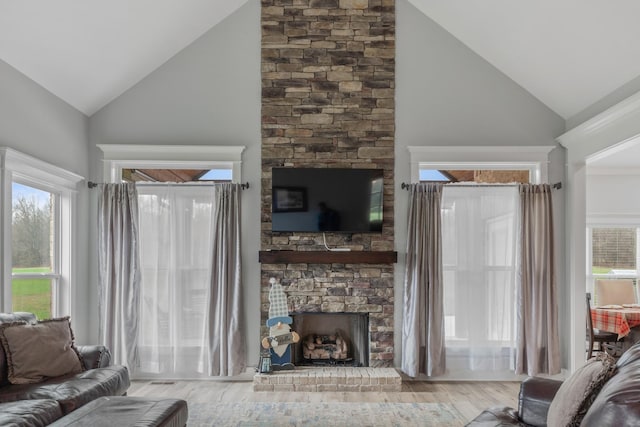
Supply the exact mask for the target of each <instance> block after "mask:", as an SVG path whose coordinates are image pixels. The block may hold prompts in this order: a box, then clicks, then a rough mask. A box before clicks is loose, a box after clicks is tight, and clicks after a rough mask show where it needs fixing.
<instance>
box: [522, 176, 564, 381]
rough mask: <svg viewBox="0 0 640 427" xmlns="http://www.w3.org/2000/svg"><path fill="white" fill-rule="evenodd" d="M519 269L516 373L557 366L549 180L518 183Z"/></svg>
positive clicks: (557, 369) (556, 370) (543, 371)
mask: <svg viewBox="0 0 640 427" xmlns="http://www.w3.org/2000/svg"><path fill="white" fill-rule="evenodd" d="M519 190H520V209H521V216H522V217H521V227H522V229H521V241H520V260H521V261H520V269H519V279H520V280H519V282H520V283H519V284H518V289H517V295H516V298H517V304H518V307H517V316H518V333H517V337H516V340H517V355H516V374H523V373H526V374H527V375H538V374H557V373H559V372H560V344H559V337H558V299H557V288H556V279H555V264H554V237H553V215H552V214H553V209H552V203H551V187H550V186H549V185H548V184H541V185H529V184H523V185H520V186H519Z"/></svg>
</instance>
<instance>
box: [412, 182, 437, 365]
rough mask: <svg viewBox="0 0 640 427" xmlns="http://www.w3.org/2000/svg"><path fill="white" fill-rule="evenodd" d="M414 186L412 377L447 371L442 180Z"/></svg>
mask: <svg viewBox="0 0 640 427" xmlns="http://www.w3.org/2000/svg"><path fill="white" fill-rule="evenodd" d="M409 191H410V201H409V219H408V230H407V251H406V253H407V259H406V267H405V277H404V322H403V329H402V370H403V372H405V373H406V374H407V375H409V376H411V377H416V376H417V375H419V374H426V375H429V376H434V375H441V374H443V373H444V371H445V347H444V311H443V285H442V229H441V213H440V207H441V200H442V184H412V185H411V186H410V190H409Z"/></svg>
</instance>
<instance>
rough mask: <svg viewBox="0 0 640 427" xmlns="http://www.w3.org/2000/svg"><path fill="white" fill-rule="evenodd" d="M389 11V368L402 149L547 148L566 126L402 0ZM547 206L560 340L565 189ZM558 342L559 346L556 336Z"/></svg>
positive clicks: (552, 173)
mask: <svg viewBox="0 0 640 427" xmlns="http://www.w3.org/2000/svg"><path fill="white" fill-rule="evenodd" d="M396 11H397V15H396V28H397V46H396V48H397V52H396V146H395V152H396V159H395V160H396V161H395V184H396V190H395V191H396V196H395V198H396V203H395V236H396V240H395V241H396V250H397V251H398V260H399V261H398V264H397V265H396V280H395V282H396V294H395V302H396V306H395V312H396V318H395V321H396V335H395V339H396V349H397V350H396V360H395V362H396V365H399V363H400V361H401V358H400V357H401V355H400V353H401V326H402V304H403V289H402V281H403V277H404V267H405V263H404V260H405V245H406V227H407V209H408V197H407V193H406V192H405V191H403V190H401V189H400V184H401V183H402V182H407V183H408V182H410V175H409V173H410V170H409V169H410V168H409V152H408V151H407V146H411V145H415V146H420V145H434V146H448V145H452V146H453V145H460V146H492V145H498V146H500V145H505V146H506V145H509V146H514V145H515V146H517V145H546V146H553V145H556V143H555V138H556V137H557V136H559V135H560V134H561V133H562V132H563V131H564V126H565V122H564V120H563V119H562V118H561V117H560V116H558V115H557V114H555V113H554V112H552V111H551V110H550V109H549V108H547V107H546V106H544V105H543V104H542V103H541V102H540V101H538V100H537V99H536V98H534V97H533V96H532V95H530V94H529V93H528V92H526V91H525V90H524V89H522V88H521V87H520V86H518V85H517V84H516V83H514V82H513V81H512V80H510V79H509V78H508V77H507V76H505V75H504V74H502V73H501V72H500V71H498V70H497V69H496V68H494V67H493V66H492V65H491V64H489V63H488V62H487V61H485V60H484V59H482V58H481V57H479V56H478V55H476V54H475V53H474V52H472V51H471V50H470V49H469V48H467V47H466V46H465V45H463V44H462V43H461V42H460V41H458V40H457V39H455V38H454V37H453V36H452V35H451V34H449V33H448V32H446V31H445V30H444V29H443V28H442V27H440V26H439V25H437V24H436V23H435V22H433V21H432V20H431V19H429V18H428V17H426V16H425V15H424V14H423V13H421V12H420V11H419V10H418V9H416V8H415V7H414V6H413V5H411V4H410V3H409V2H408V1H407V0H399V1H398V2H397V3H396ZM564 158H565V155H564V150H563V149H562V148H557V149H555V150H553V151H552V153H551V155H550V164H549V182H550V183H555V182H562V181H563V180H564V163H565V160H564ZM553 202H554V221H555V234H556V236H557V238H556V242H557V244H556V249H557V250H556V264H557V267H558V269H557V281H558V286H559V291H560V292H559V293H560V296H559V297H560V304H561V305H560V307H559V312H560V319H559V320H560V326H561V328H562V334H563V336H566V335H565V334H568V333H569V326H568V319H567V314H566V312H567V310H564V309H563V308H564V306H565V305H567V304H568V302H567V296H566V295H567V290H566V289H565V281H564V276H565V270H564V264H565V262H564V239H563V237H564V190H559V191H556V192H555V193H554V198H553ZM560 341H561V343H563V342H564V340H563V338H562V337H561V340H560ZM563 345H564V344H563ZM566 353H567V352H566V351H563V354H565V355H566ZM566 359H567V357H565V363H566Z"/></svg>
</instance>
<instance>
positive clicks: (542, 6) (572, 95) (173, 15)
mask: <svg viewBox="0 0 640 427" xmlns="http://www.w3.org/2000/svg"><path fill="white" fill-rule="evenodd" d="M247 1H258V0H180V1H177V0H135V1H132V0H108V1H104V0H81V1H80V0H56V1H50V0H29V1H20V0H0V60H3V61H5V62H6V63H8V64H9V65H11V66H12V67H14V68H16V69H17V70H18V71H20V72H22V73H23V74H25V75H26V76H28V77H29V78H31V79H32V80H34V81H35V82H37V83H39V84H40V85H41V86H43V87H44V88H46V89H47V90H49V91H50V92H52V93H54V94H55V95H57V96H58V97H60V98H61V99H63V100H65V101H66V102H68V103H69V104H71V105H72V106H74V107H75V108H77V109H78V110H80V111H81V112H83V113H85V114H86V115H92V114H93V113H95V112H96V111H97V110H99V109H100V108H101V107H103V106H104V105H106V104H107V103H109V102H110V101H111V100H113V99H114V98H116V97H117V96H119V95H120V94H122V93H123V92H124V91H126V90H127V89H128V88H130V87H131V86H133V85H134V84H135V83H137V82H138V81H139V80H141V79H142V78H144V77H145V76H146V75H148V74H149V73H150V72H152V71H153V70H155V69H156V68H157V67H158V66H160V65H161V64H162V63H164V62H165V61H167V60H168V59H169V58H171V57H172V56H173V55H175V54H176V53H177V52H179V51H180V50H181V49H183V48H184V47H186V46H187V45H189V44H190V43H191V42H193V41H194V40H195V39H197V38H198V37H199V36H201V35H202V34H204V33H205V32H206V31H208V30H209V29H210V28H212V27H213V26H215V25H216V24H217V23H219V22H220V21H222V20H223V19H224V18H226V17H227V16H228V15H230V14H231V13H233V12H234V11H235V10H236V9H238V8H239V7H241V6H243V5H244V4H245V3H247ZM397 1H409V2H410V3H412V4H413V5H414V6H415V7H416V8H418V9H419V10H420V11H422V12H423V13H424V14H425V15H427V16H428V17H429V18H431V19H432V20H434V21H435V22H436V23H438V24H439V25H441V26H442V27H443V28H444V29H446V30H447V31H449V32H450V33H451V34H452V35H453V36H455V37H456V38H458V39H459V40H460V41H461V42H462V43H464V44H465V45H467V46H468V47H469V48H470V49H472V50H473V51H475V52H476V53H477V54H479V55H480V56H482V57H484V58H485V59H486V60H487V61H488V62H490V63H491V64H492V65H494V66H495V67H496V68H498V69H499V70H501V71H502V72H503V73H504V74H506V75H507V76H509V77H510V78H511V79H512V80H514V81H515V82H516V83H518V84H519V85H520V86H522V87H523V88H524V89H526V90H527V91H528V92H529V93H531V94H532V95H533V96H535V97H536V98H538V99H539V100H540V101H542V102H543V103H544V104H545V105H547V106H548V107H549V108H550V109H552V110H553V111H555V112H556V113H557V114H558V115H560V116H562V117H563V118H565V119H568V118H571V117H572V116H574V115H576V114H577V113H579V112H580V111H582V110H584V109H585V108H586V107H588V106H590V105H591V104H593V103H594V102H596V101H598V100H599V99H601V98H602V97H604V96H606V95H608V94H609V93H611V92H613V91H615V90H616V89H617V88H619V87H621V86H623V85H624V84H626V83H627V82H629V81H631V80H633V79H635V78H636V77H638V76H640V43H638V42H637V41H638V40H640V25H638V24H637V18H638V17H639V16H640V2H637V1H636V0H616V1H615V2H603V1H600V0H539V1H513V0H482V1H469V0H397Z"/></svg>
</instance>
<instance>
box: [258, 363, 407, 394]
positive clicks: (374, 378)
mask: <svg viewBox="0 0 640 427" xmlns="http://www.w3.org/2000/svg"><path fill="white" fill-rule="evenodd" d="M401 389H402V378H401V377H400V374H399V373H398V372H397V371H396V370H395V369H393V368H347V367H323V368H316V367H299V368H296V369H295V370H293V371H277V372H273V373H271V374H256V375H255V376H254V377H253V391H359V392H363V391H388V392H398V391H401Z"/></svg>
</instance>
